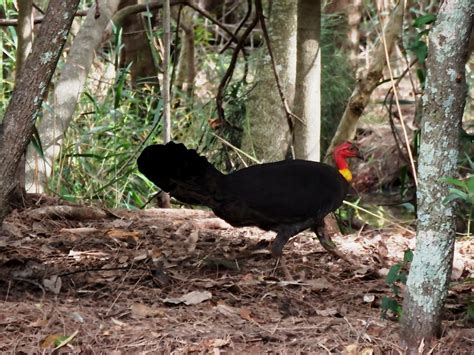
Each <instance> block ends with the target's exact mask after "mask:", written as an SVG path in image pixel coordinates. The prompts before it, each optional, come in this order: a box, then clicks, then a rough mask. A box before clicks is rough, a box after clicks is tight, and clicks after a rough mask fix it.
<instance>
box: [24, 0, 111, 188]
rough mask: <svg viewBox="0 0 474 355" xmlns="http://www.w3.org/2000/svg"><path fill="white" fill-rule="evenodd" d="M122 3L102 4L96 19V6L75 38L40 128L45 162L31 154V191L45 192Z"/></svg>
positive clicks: (29, 152)
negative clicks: (78, 102) (82, 94)
mask: <svg viewBox="0 0 474 355" xmlns="http://www.w3.org/2000/svg"><path fill="white" fill-rule="evenodd" d="M118 3H119V0H107V2H101V3H100V7H99V9H100V16H99V17H98V18H95V7H92V8H91V9H90V10H89V13H88V14H87V17H86V19H85V20H84V23H83V24H82V26H81V29H80V30H79V33H78V34H77V36H76V37H75V38H74V41H73V43H72V45H71V49H70V50H69V55H68V57H67V60H66V63H65V64H64V67H63V68H62V70H61V74H60V76H59V79H58V82H57V84H56V87H55V89H54V91H53V93H52V95H51V96H52V99H51V102H50V108H48V109H46V110H44V114H43V118H42V119H41V121H40V122H39V125H38V132H39V134H40V138H41V145H42V148H43V152H44V160H43V159H42V158H40V156H39V155H38V154H37V153H36V152H35V151H34V150H33V149H29V150H28V152H27V159H26V161H27V164H26V181H27V188H28V191H29V192H43V191H45V189H46V186H47V181H48V179H49V177H50V175H51V174H52V171H53V164H54V161H55V159H56V157H57V156H58V154H59V150H60V147H61V142H62V139H63V137H64V134H65V132H66V130H67V129H68V127H69V124H70V123H71V121H72V118H73V115H74V110H75V109H76V104H77V100H78V99H79V96H80V95H81V93H82V91H83V89H84V84H85V82H86V79H87V75H88V73H89V70H90V68H91V66H92V62H93V60H94V58H95V50H96V49H97V48H98V47H99V46H100V45H101V44H102V40H103V33H104V31H105V29H106V27H107V25H108V24H109V23H110V19H111V17H112V15H113V14H114V13H115V12H116V11H117V7H118Z"/></svg>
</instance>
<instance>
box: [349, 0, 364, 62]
mask: <svg viewBox="0 0 474 355" xmlns="http://www.w3.org/2000/svg"><path fill="white" fill-rule="evenodd" d="M361 20H362V0H353V1H351V4H350V5H349V8H348V9H347V24H348V26H349V30H348V32H347V38H348V41H349V60H350V62H351V64H352V68H353V69H357V67H358V54H359V41H360V31H359V25H360V21H361Z"/></svg>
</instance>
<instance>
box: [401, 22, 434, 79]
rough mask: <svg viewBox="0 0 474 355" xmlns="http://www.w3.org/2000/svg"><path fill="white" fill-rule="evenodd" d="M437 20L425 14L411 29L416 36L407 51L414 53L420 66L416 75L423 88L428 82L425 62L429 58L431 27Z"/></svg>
mask: <svg viewBox="0 0 474 355" xmlns="http://www.w3.org/2000/svg"><path fill="white" fill-rule="evenodd" d="M435 20H436V15H434V14H425V15H421V16H419V17H417V18H416V19H415V21H413V28H412V29H411V31H412V32H414V33H415V36H414V38H412V39H411V40H410V41H409V44H408V46H407V49H408V50H409V51H411V52H413V54H414V55H415V56H416V58H417V60H418V63H419V64H420V66H419V68H418V69H417V71H416V74H417V77H418V80H419V81H420V84H421V86H422V87H424V85H425V81H426V68H425V61H426V58H427V56H428V46H427V43H426V42H427V40H428V34H429V28H430V27H429V26H430V25H431V24H432V23H433V22H434V21H435Z"/></svg>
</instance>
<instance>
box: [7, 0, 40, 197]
mask: <svg viewBox="0 0 474 355" xmlns="http://www.w3.org/2000/svg"><path fill="white" fill-rule="evenodd" d="M33 27H34V24H33V0H24V1H20V2H19V3H18V26H17V27H16V35H17V38H18V45H17V50H16V63H15V67H16V75H15V77H16V79H18V78H19V73H20V71H21V69H22V68H23V64H24V63H25V61H26V58H27V57H28V55H29V54H30V53H31V47H32V45H33ZM15 180H16V184H17V186H16V188H15V190H14V192H13V193H12V195H11V200H10V203H12V204H21V203H22V201H23V199H24V196H25V195H26V190H25V155H24V154H22V156H21V160H20V163H19V164H18V167H17V169H16V177H15Z"/></svg>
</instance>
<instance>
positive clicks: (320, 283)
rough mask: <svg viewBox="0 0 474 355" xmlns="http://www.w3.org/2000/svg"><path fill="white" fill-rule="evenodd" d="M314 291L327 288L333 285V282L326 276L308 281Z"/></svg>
mask: <svg viewBox="0 0 474 355" xmlns="http://www.w3.org/2000/svg"><path fill="white" fill-rule="evenodd" d="M306 283H307V284H309V286H310V287H311V289H312V290H313V291H319V290H325V289H328V288H331V287H332V284H331V283H330V282H329V281H328V280H327V279H326V278H324V277H319V278H317V279H313V280H308V281H306Z"/></svg>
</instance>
